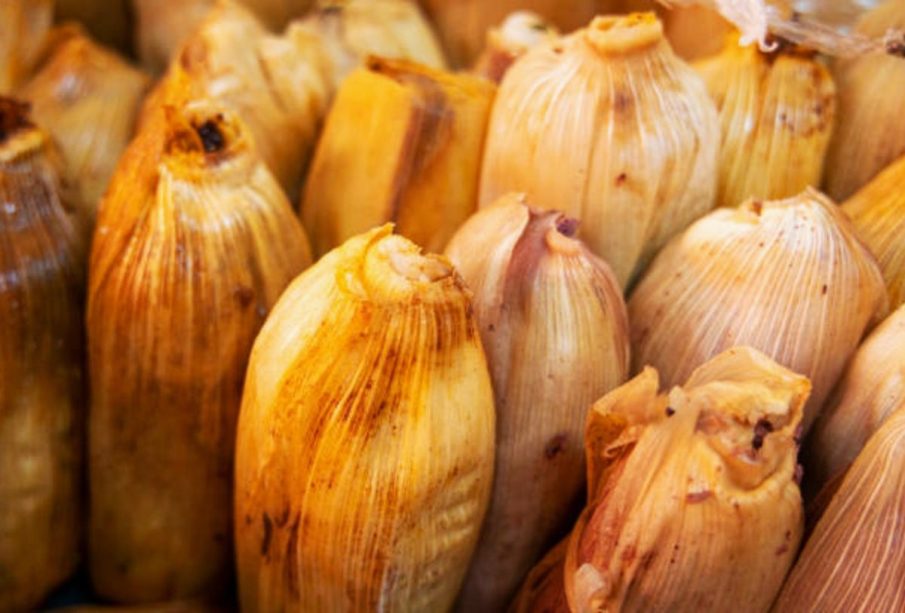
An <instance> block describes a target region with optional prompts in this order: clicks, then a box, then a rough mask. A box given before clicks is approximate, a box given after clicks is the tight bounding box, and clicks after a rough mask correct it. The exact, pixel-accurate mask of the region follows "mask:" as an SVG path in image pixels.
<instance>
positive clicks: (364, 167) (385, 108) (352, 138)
mask: <svg viewBox="0 0 905 613" xmlns="http://www.w3.org/2000/svg"><path fill="white" fill-rule="evenodd" d="M494 90H495V88H494V87H493V85H492V84H490V83H488V82H487V81H485V80H484V79H480V78H477V77H473V76H470V75H466V74H459V75H455V74H452V73H446V72H442V71H438V70H432V69H429V68H426V67H424V66H420V65H417V64H412V63H409V62H404V61H390V60H383V59H379V58H372V59H371V60H370V61H369V62H368V65H367V67H365V68H361V69H359V70H357V71H356V72H354V73H353V74H352V75H351V76H350V77H349V79H348V80H347V81H346V82H345V84H344V85H343V86H342V88H340V91H339V94H338V95H337V97H336V100H335V102H334V104H333V107H332V108H331V110H330V114H329V116H328V117H327V122H326V125H325V127H324V132H323V135H322V136H321V139H320V141H319V142H318V146H317V151H316V152H315V155H314V160H313V162H312V164H311V172H310V174H309V176H308V181H307V183H306V185H305V194H304V198H303V202H302V217H303V219H304V220H305V226H306V227H307V228H308V229H310V230H311V235H312V239H313V242H314V249H315V252H316V253H317V254H319V255H320V254H324V253H326V252H327V251H330V250H331V249H333V248H334V247H336V246H337V245H339V244H341V243H343V242H344V241H346V240H347V239H349V238H350V237H352V236H355V235H356V234H360V233H361V232H364V231H366V230H369V229H371V228H373V227H374V226H377V225H381V224H383V223H386V222H388V221H392V222H395V223H396V224H397V225H396V229H397V231H398V232H399V233H400V234H402V235H404V236H406V237H408V238H410V239H412V240H414V241H415V242H416V243H418V244H419V245H421V246H422V247H425V248H427V249H428V250H433V251H439V250H442V249H443V247H445V246H446V243H447V241H448V240H449V239H450V237H452V235H453V233H454V232H455V231H456V229H457V228H458V227H459V226H460V225H461V224H462V223H463V222H464V221H465V220H466V219H468V216H469V215H471V213H472V212H474V210H475V209H476V208H477V191H478V177H479V173H480V164H481V148H482V146H483V143H484V135H485V130H486V127H487V117H488V115H489V113H490V106H491V103H492V101H493V95H494Z"/></svg>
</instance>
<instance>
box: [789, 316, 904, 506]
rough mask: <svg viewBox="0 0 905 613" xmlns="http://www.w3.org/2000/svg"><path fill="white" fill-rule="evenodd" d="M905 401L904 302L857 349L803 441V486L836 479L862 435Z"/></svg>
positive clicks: (862, 440) (813, 486)
mask: <svg viewBox="0 0 905 613" xmlns="http://www.w3.org/2000/svg"><path fill="white" fill-rule="evenodd" d="M903 405H905V306H901V307H899V309H898V310H897V311H896V312H895V313H893V314H892V315H890V316H889V317H888V318H887V319H886V320H885V321H884V322H883V324H882V325H880V326H878V327H877V329H876V330H875V331H874V332H873V334H871V335H870V337H868V339H867V340H866V341H864V343H863V344H862V345H861V346H860V347H859V348H858V351H857V352H856V353H855V355H854V356H853V357H852V360H851V362H850V363H849V365H848V367H847V368H846V371H845V375H844V376H843V377H842V379H841V380H840V381H839V385H838V386H837V387H836V391H835V393H834V394H833V397H832V398H831V399H830V401H829V402H828V403H827V406H826V409H825V410H824V411H823V414H822V415H821V417H820V419H819V420H817V423H816V424H814V431H813V432H811V435H810V436H809V437H808V440H807V449H806V454H805V460H806V462H807V464H806V468H807V469H808V470H807V480H808V485H809V487H810V488H811V489H813V490H814V491H817V490H818V489H819V488H821V487H822V486H824V485H825V484H826V483H828V482H830V481H831V480H833V479H836V478H839V477H840V476H841V475H842V474H843V473H844V472H845V471H846V469H848V467H849V466H850V465H851V463H852V462H853V461H854V460H855V457H856V456H857V455H858V453H859V452H860V451H861V448H862V447H864V444H865V443H866V442H867V439H868V438H870V436H871V435H872V434H873V433H874V432H875V431H876V430H877V429H878V428H879V427H880V425H881V424H882V423H883V422H884V421H885V420H886V418H887V417H888V416H889V415H890V414H891V413H892V412H893V411H895V410H896V409H898V408H899V407H901V406H903Z"/></svg>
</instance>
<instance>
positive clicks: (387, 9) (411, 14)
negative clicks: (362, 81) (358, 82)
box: [290, 0, 446, 90]
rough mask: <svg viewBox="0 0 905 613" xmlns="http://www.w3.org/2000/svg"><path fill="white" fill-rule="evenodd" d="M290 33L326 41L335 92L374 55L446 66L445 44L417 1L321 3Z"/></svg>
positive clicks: (325, 0)
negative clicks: (436, 34)
mask: <svg viewBox="0 0 905 613" xmlns="http://www.w3.org/2000/svg"><path fill="white" fill-rule="evenodd" d="M290 29H300V30H302V31H305V32H308V33H309V34H312V35H314V36H316V37H317V38H318V39H319V40H320V41H321V44H322V45H323V47H324V49H325V50H326V54H327V57H328V58H329V64H330V69H329V74H330V77H329V80H330V83H331V85H332V87H333V89H334V90H335V89H336V88H338V87H339V86H340V85H342V82H343V81H344V80H345V78H346V77H347V76H348V75H349V73H351V72H352V71H353V70H355V69H356V68H358V67H359V66H361V65H362V64H363V63H365V61H366V60H367V59H368V57H370V56H372V55H376V56H380V57H382V58H385V59H391V60H409V61H411V62H416V63H418V64H423V65H424V66H427V67H429V68H436V69H442V68H445V67H446V59H445V58H444V57H443V51H442V50H441V49H440V43H439V42H437V38H436V36H435V35H434V32H433V30H431V27H430V24H429V23H428V22H427V20H425V18H424V16H423V15H422V14H421V11H420V10H419V9H418V5H417V4H415V2H414V0H318V3H317V5H316V10H315V11H314V12H313V13H312V14H311V15H310V16H309V17H308V18H306V19H304V20H302V21H299V22H297V23H294V24H293V25H292V26H291V28H290Z"/></svg>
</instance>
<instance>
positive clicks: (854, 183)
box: [826, 0, 905, 201]
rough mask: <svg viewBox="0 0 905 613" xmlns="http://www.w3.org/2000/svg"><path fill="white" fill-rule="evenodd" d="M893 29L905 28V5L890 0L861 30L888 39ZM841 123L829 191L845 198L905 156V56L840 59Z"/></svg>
mask: <svg viewBox="0 0 905 613" xmlns="http://www.w3.org/2000/svg"><path fill="white" fill-rule="evenodd" d="M888 28H899V29H900V30H905V2H901V0H888V1H887V2H886V3H884V4H883V5H881V6H879V7H877V8H876V9H874V10H873V11H871V12H869V13H866V14H865V15H864V16H863V17H862V18H861V19H860V20H859V22H858V25H857V26H856V31H858V32H861V33H864V34H869V35H873V36H882V35H883V33H884V32H886V30H887V29H888ZM834 74H835V77H836V83H837V85H838V88H839V113H838V117H839V121H838V124H837V126H836V130H835V133H834V135H833V140H832V142H831V143H830V150H829V153H828V155H827V165H826V190H827V193H829V195H830V196H832V197H833V198H835V199H836V200H839V201H841V200H845V199H846V198H848V197H849V196H851V195H852V194H854V193H855V192H856V191H858V190H859V189H861V188H862V187H863V186H864V185H866V184H867V183H868V182H869V181H870V180H871V179H873V178H874V177H875V176H876V175H877V174H878V173H879V172H880V171H882V170H883V169H884V168H886V167H887V166H888V165H889V164H891V163H892V162H894V161H895V160H896V159H898V158H899V157H901V156H902V155H905V122H903V121H902V100H905V57H902V56H895V55H883V54H871V55H865V56H863V57H858V58H854V59H850V60H839V61H837V62H836V64H835V66H834Z"/></svg>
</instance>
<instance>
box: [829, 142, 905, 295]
mask: <svg viewBox="0 0 905 613" xmlns="http://www.w3.org/2000/svg"><path fill="white" fill-rule="evenodd" d="M842 210H843V211H845V213H846V215H848V216H849V218H851V220H852V223H853V224H854V226H855V229H857V230H858V235H859V236H860V237H861V238H862V239H863V240H864V242H865V243H866V244H867V246H868V247H869V248H870V250H871V252H872V253H873V254H874V255H875V256H877V261H878V262H879V263H880V269H881V270H882V271H883V278H884V279H886V288H887V290H888V291H889V302H890V305H891V306H892V307H893V308H895V307H897V306H899V305H900V304H903V303H905V242H903V240H902V236H903V235H905V156H903V157H901V158H900V159H899V160H897V161H896V162H894V163H893V164H891V165H890V166H889V167H888V168H886V169H885V170H883V171H882V172H881V173H880V174H879V175H877V176H876V177H874V179H873V180H872V181H871V182H870V183H868V184H867V185H865V186H864V187H863V188H862V189H860V190H859V191H858V192H857V193H856V194H855V195H854V196H852V197H851V198H849V199H848V200H847V201H846V202H845V204H843V206H842Z"/></svg>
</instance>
